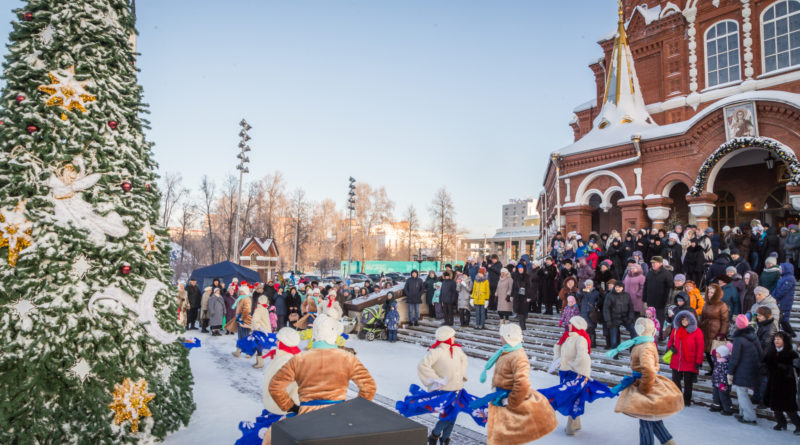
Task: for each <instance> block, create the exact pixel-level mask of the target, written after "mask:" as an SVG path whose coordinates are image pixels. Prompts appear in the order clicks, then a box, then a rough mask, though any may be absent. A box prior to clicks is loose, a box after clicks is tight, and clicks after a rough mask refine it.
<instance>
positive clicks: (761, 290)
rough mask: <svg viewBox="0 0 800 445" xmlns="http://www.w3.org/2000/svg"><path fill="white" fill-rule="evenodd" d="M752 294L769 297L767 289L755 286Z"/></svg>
mask: <svg viewBox="0 0 800 445" xmlns="http://www.w3.org/2000/svg"><path fill="white" fill-rule="evenodd" d="M753 293H754V294H756V295H769V289H767V288H766V287H764V286H756V288H755V289H753Z"/></svg>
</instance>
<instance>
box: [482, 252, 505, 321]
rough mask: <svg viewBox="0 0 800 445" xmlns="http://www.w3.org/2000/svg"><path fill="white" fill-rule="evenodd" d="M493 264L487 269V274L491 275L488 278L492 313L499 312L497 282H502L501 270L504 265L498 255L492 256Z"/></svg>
mask: <svg viewBox="0 0 800 445" xmlns="http://www.w3.org/2000/svg"><path fill="white" fill-rule="evenodd" d="M491 261H492V262H491V264H489V267H487V268H486V273H488V274H489V276H488V277H486V278H487V279H488V280H489V291H490V292H491V293H490V294H489V309H490V310H492V311H496V310H497V295H495V292H497V282H498V281H500V269H502V268H503V264H502V263H501V262H500V258H498V257H497V255H492V259H491Z"/></svg>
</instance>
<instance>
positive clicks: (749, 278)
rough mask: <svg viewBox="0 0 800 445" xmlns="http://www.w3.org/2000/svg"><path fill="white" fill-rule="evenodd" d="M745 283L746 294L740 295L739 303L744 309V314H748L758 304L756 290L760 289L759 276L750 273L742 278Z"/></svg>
mask: <svg viewBox="0 0 800 445" xmlns="http://www.w3.org/2000/svg"><path fill="white" fill-rule="evenodd" d="M742 282H743V283H744V292H740V293H739V303H740V305H741V307H742V313H743V314H744V313H746V312H748V311H749V310H750V308H751V307H753V305H754V304H756V292H755V291H756V288H757V287H758V274H757V273H755V272H753V271H752V270H751V271H748V272H746V273H745V274H744V277H743V278H742Z"/></svg>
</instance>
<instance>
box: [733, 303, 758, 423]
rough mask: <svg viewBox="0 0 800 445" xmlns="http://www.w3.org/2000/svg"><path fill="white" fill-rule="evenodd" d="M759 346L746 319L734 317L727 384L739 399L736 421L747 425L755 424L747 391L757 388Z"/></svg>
mask: <svg viewBox="0 0 800 445" xmlns="http://www.w3.org/2000/svg"><path fill="white" fill-rule="evenodd" d="M760 362H761V345H760V344H759V342H758V338H756V333H755V330H754V329H753V328H752V327H751V326H750V324H749V322H748V320H747V317H745V316H744V315H739V316H738V317H736V332H734V333H733V350H732V351H731V359H730V362H729V365H728V383H729V384H731V385H733V390H734V391H736V397H737V398H738V399H739V415H737V416H736V419H737V420H739V422H741V423H746V424H749V425H755V424H756V412H755V408H753V403H752V402H751V401H750V394H748V392H747V390H748V389H752V390H756V388H758V387H759V371H758V369H759V363H760Z"/></svg>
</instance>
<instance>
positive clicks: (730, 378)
mask: <svg viewBox="0 0 800 445" xmlns="http://www.w3.org/2000/svg"><path fill="white" fill-rule="evenodd" d="M728 385H733V376H732V375H731V374H728Z"/></svg>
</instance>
